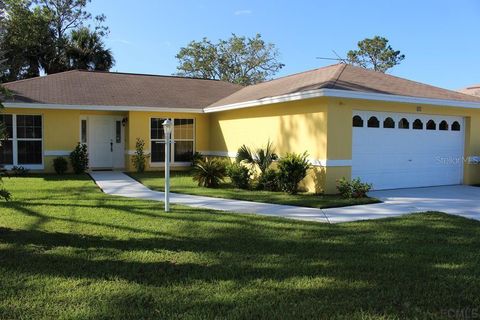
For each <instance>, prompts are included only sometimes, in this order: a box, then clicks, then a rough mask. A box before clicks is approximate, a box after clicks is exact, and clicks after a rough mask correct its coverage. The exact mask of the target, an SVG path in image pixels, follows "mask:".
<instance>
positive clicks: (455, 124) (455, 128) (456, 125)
mask: <svg viewBox="0 0 480 320" xmlns="http://www.w3.org/2000/svg"><path fill="white" fill-rule="evenodd" d="M452 131H460V123H458V121H455V122H453V123H452Z"/></svg>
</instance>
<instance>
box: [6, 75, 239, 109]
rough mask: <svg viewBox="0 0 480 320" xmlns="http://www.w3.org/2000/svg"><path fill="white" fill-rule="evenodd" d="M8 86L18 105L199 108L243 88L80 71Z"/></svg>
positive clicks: (168, 77)
mask: <svg viewBox="0 0 480 320" xmlns="http://www.w3.org/2000/svg"><path fill="white" fill-rule="evenodd" d="M5 87H7V88H8V89H10V90H11V91H12V92H13V94H14V101H15V102H29V103H45V104H64V105H86V106H140V107H156V108H198V109H202V108H204V107H205V106H208V105H209V104H211V103H213V102H215V101H217V100H219V99H221V98H223V97H226V96H228V95H230V94H232V93H233V92H235V91H238V90H239V89H241V88H242V87H241V86H239V85H235V84H231V83H228V82H223V81H216V80H204V79H194V78H182V77H175V76H154V75H139V74H128V73H115V72H93V71H80V70H73V71H67V72H62V73H56V74H52V75H48V76H45V77H38V78H32V79H27V80H21V81H15V82H10V83H6V84H5Z"/></svg>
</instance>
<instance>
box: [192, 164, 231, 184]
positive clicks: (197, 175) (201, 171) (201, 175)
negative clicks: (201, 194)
mask: <svg viewBox="0 0 480 320" xmlns="http://www.w3.org/2000/svg"><path fill="white" fill-rule="evenodd" d="M225 175H226V166H225V163H224V162H223V161H222V160H220V159H216V158H212V159H209V158H205V159H202V160H199V161H197V163H196V164H195V166H194V167H193V180H194V181H197V182H198V185H199V186H200V187H207V188H215V187H218V186H219V185H220V183H221V182H222V181H223V179H224V178H225Z"/></svg>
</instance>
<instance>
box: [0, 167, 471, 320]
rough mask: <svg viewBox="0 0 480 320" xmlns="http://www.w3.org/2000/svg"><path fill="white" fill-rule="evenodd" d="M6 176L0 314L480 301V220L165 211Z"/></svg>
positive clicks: (337, 313) (292, 313)
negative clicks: (320, 219)
mask: <svg viewBox="0 0 480 320" xmlns="http://www.w3.org/2000/svg"><path fill="white" fill-rule="evenodd" d="M5 182H6V186H7V187H8V188H9V189H10V191H11V192H12V193H13V195H14V201H13V202H11V203H8V204H5V203H0V319H172V318H174V319H198V318H203V319H206V318H233V319H258V318H265V319H266V318H273V319H280V318H281V319H301V318H304V319H312V318H326V319H334V318H338V319H365V318H372V319H394V318H414V317H417V318H421V319H423V318H428V317H430V318H437V317H441V316H442V315H444V314H445V312H446V311H445V310H447V309H452V310H465V309H467V308H470V310H471V309H472V308H478V307H479V306H480V268H479V267H478V266H479V265H480V251H479V248H480V222H476V221H472V220H467V219H463V218H460V217H454V216H449V215H445V214H440V213H428V214H415V215H410V216H406V217H403V218H392V219H385V220H377V221H368V222H358V223H349V224H341V225H328V224H321V223H312V222H299V221H292V220H286V219H285V220H284V219H273V218H267V217H261V216H255V215H238V214H227V213H222V212H214V211H209V210H200V209H190V208H186V207H179V206H173V212H171V213H168V214H165V213H163V212H162V211H161V207H162V205H161V203H158V202H150V201H139V200H134V199H126V198H119V197H112V196H107V195H105V194H102V193H101V192H100V191H99V190H98V189H97V187H96V186H95V184H94V183H93V182H92V181H91V180H89V179H88V177H81V178H78V177H77V178H76V177H73V176H66V177H64V178H63V179H59V178H57V177H55V176H45V177H43V178H42V177H28V178H11V179H6V180H5ZM467 310H468V309H467Z"/></svg>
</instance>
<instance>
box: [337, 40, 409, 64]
mask: <svg viewBox="0 0 480 320" xmlns="http://www.w3.org/2000/svg"><path fill="white" fill-rule="evenodd" d="M403 59H405V55H403V54H401V53H400V51H395V50H393V49H392V47H391V46H390V45H389V44H388V40H387V39H386V38H383V37H379V36H375V37H373V38H372V39H369V38H366V39H364V40H362V41H359V42H358V50H350V51H349V52H348V53H347V62H348V63H350V64H353V65H357V66H360V67H362V68H366V69H373V70H375V71H380V72H383V73H385V72H386V71H387V70H388V69H390V68H393V67H394V66H396V65H398V64H400V63H401V62H402V61H403Z"/></svg>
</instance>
